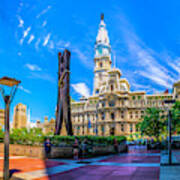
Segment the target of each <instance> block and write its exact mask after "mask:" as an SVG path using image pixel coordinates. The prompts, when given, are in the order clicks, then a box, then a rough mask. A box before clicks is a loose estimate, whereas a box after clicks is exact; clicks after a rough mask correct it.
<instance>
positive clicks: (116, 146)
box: [114, 138, 119, 153]
mask: <svg viewBox="0 0 180 180" xmlns="http://www.w3.org/2000/svg"><path fill="white" fill-rule="evenodd" d="M114 151H115V153H118V152H119V150H118V141H117V139H116V138H114Z"/></svg>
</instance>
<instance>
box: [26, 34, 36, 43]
mask: <svg viewBox="0 0 180 180" xmlns="http://www.w3.org/2000/svg"><path fill="white" fill-rule="evenodd" d="M34 38H35V37H34V35H33V34H31V36H30V38H29V40H28V42H27V43H28V44H30V43H31V42H32V41H33V39H34Z"/></svg>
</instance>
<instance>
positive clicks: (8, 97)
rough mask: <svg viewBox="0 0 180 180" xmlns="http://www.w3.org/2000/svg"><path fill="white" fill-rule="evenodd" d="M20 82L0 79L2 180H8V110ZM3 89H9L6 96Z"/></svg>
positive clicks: (6, 78)
mask: <svg viewBox="0 0 180 180" xmlns="http://www.w3.org/2000/svg"><path fill="white" fill-rule="evenodd" d="M20 82H21V81H18V80H16V79H13V78H9V77H3V78H1V79H0V85H2V87H1V88H0V91H1V94H2V97H3V99H4V103H5V136H4V170H3V176H4V180H8V179H9V109H10V104H11V102H12V100H13V97H14V95H15V93H16V90H17V87H18V85H19V83H20ZM3 87H4V88H5V87H8V88H10V89H11V90H10V93H9V94H8V95H7V94H5V89H4V88H3ZM6 93H7V92H6Z"/></svg>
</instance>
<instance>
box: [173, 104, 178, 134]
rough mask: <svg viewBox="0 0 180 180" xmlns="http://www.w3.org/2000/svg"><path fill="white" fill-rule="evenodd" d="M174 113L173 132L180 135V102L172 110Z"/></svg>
mask: <svg viewBox="0 0 180 180" xmlns="http://www.w3.org/2000/svg"><path fill="white" fill-rule="evenodd" d="M171 113H172V121H171V123H172V132H173V133H174V132H176V133H178V134H179V133H180V101H176V102H175V104H174V105H173V107H172V108H171Z"/></svg>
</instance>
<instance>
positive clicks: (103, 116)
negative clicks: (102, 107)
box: [101, 112, 105, 120]
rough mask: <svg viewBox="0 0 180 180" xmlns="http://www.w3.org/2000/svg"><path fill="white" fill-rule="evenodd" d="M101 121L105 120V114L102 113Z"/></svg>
mask: <svg viewBox="0 0 180 180" xmlns="http://www.w3.org/2000/svg"><path fill="white" fill-rule="evenodd" d="M101 119H102V120H104V119H105V114H104V112H102V113H101Z"/></svg>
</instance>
